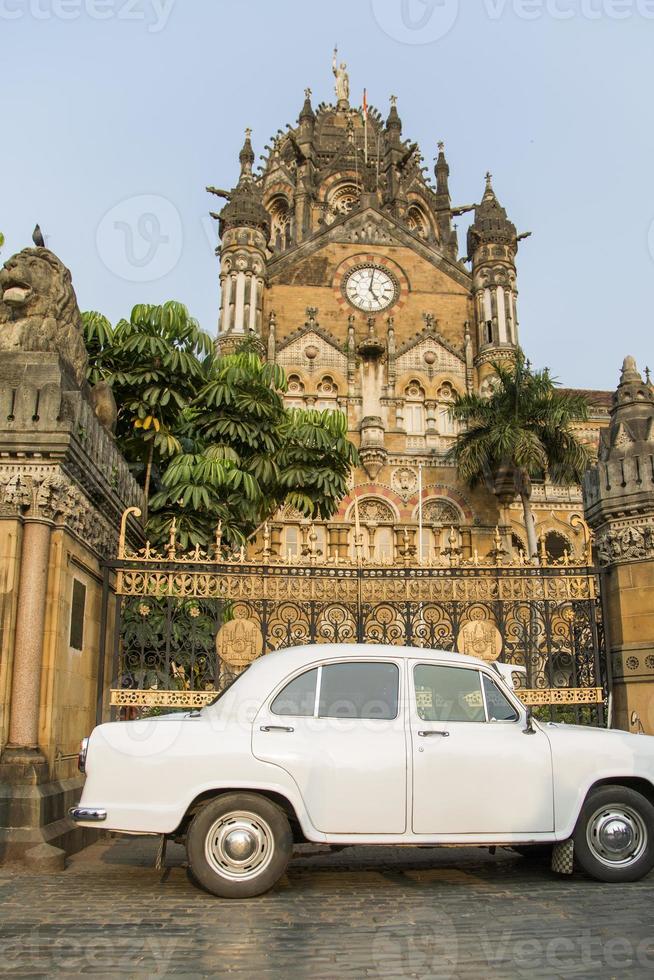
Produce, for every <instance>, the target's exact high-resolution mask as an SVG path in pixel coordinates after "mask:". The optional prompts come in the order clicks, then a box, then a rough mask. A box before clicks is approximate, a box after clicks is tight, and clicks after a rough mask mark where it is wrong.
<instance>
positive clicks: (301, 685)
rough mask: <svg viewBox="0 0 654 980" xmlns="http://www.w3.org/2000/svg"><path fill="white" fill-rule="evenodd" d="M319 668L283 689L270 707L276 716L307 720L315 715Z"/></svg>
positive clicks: (295, 679) (299, 677)
mask: <svg viewBox="0 0 654 980" xmlns="http://www.w3.org/2000/svg"><path fill="white" fill-rule="evenodd" d="M317 681H318V668H317V667H314V668H313V670H306V671H305V672H304V673H303V674H300V675H299V676H298V677H294V678H293V680H292V681H289V683H288V684H287V685H286V687H284V688H282V690H281V691H280V692H279V694H278V695H277V697H276V698H275V700H274V701H273V703H272V704H271V706H270V710H271V711H272V713H273V714H274V715H295V716H296V718H307V717H310V716H311V715H313V712H314V708H315V705H316V683H317Z"/></svg>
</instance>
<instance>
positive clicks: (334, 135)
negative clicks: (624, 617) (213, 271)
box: [209, 57, 579, 563]
mask: <svg viewBox="0 0 654 980" xmlns="http://www.w3.org/2000/svg"><path fill="white" fill-rule="evenodd" d="M333 69H334V74H335V76H336V93H335V94H336V98H335V100H334V101H333V102H329V103H327V102H321V103H320V104H319V105H317V106H316V107H315V108H314V106H313V104H312V99H311V91H310V90H309V89H307V90H306V92H305V99H304V103H303V104H302V106H301V109H300V113H299V117H298V120H297V123H296V124H295V125H288V126H287V127H286V128H285V129H284V130H278V132H277V135H276V136H274V137H273V138H272V139H271V140H270V143H269V145H268V146H266V148H265V149H266V155H265V157H264V158H263V164H262V166H261V167H260V168H259V170H258V172H254V171H253V167H252V164H253V160H254V151H253V149H252V144H251V141H250V137H249V133H248V136H247V138H246V142H245V145H244V147H243V149H242V151H241V156H240V165H241V175H240V178H239V181H238V184H237V186H236V187H235V188H234V190H232V191H231V192H229V193H227V192H225V191H220V190H217V189H215V188H209V190H210V191H212V192H213V193H215V194H218V195H220V196H222V197H225V198H227V203H226V204H225V205H224V206H223V207H222V210H221V211H220V212H219V213H218V214H216V215H214V216H215V217H217V218H218V220H219V222H220V233H221V245H220V246H219V248H218V250H217V254H218V256H219V258H220V263H221V266H220V276H221V287H222V288H221V312H220V321H219V327H218V336H217V341H216V343H217V346H218V349H219V350H221V351H225V352H226V351H230V350H233V349H235V347H237V346H238V344H239V343H240V342H242V341H243V339H244V338H245V337H250V338H251V340H253V341H255V343H257V344H258V345H259V347H260V349H261V351H262V352H265V356H267V357H268V358H269V359H270V360H273V361H275V362H277V363H278V364H280V365H281V366H283V368H284V369H285V371H286V374H287V377H288V392H287V401H288V404H289V405H291V406H298V407H302V406H304V407H313V408H317V409H320V410H328V411H329V410H331V411H342V412H344V413H345V414H346V415H347V419H348V425H349V430H350V436H351V438H352V440H353V441H354V442H355V443H356V444H357V445H358V446H359V450H360V456H361V462H362V466H361V468H360V469H359V470H358V471H357V472H356V473H355V474H354V475H353V480H352V487H351V490H350V493H349V495H348V496H347V497H346V498H345V499H344V500H343V501H342V504H341V507H340V510H339V512H338V514H337V515H336V516H335V517H334V518H333V519H332V520H331V521H329V522H327V523H326V524H325V525H324V526H322V527H318V528H317V529H316V532H317V533H318V536H319V540H318V542H317V548H318V551H320V552H321V553H322V554H323V555H324V556H325V558H336V557H345V556H346V555H348V554H349V555H353V554H354V533H353V527H354V523H355V516H357V515H358V519H359V521H360V524H361V529H362V535H363V538H364V556H365V557H366V558H368V557H369V558H372V559H374V560H375V561H378V562H384V561H388V562H393V563H396V562H398V561H400V562H401V561H404V560H409V559H414V558H416V557H422V559H423V560H425V561H432V560H433V561H440V560H442V559H443V556H448V555H449V556H450V557H451V558H452V560H456V556H460V557H463V558H466V557H467V558H470V557H473V556H474V553H475V552H477V553H478V554H479V555H480V556H483V555H486V554H487V553H489V552H490V551H491V550H492V549H493V548H495V549H497V543H498V539H499V537H501V540H502V547H503V548H505V549H509V550H510V549H511V548H519V547H524V542H525V535H524V528H523V527H522V516H521V511H520V508H519V507H515V508H513V509H511V508H510V507H507V506H505V505H506V501H504V505H502V503H501V502H500V501H499V500H498V497H497V496H496V494H495V492H494V491H495V488H494V487H492V486H482V487H479V488H477V489H476V490H475V491H474V492H472V491H470V489H469V488H467V487H465V486H463V485H461V484H460V483H459V482H458V480H457V474H456V470H455V468H454V467H453V466H452V464H451V463H450V461H449V458H448V452H449V450H450V448H451V447H452V445H453V442H454V439H455V437H456V428H455V423H454V422H453V421H452V419H451V417H450V412H449V409H450V406H451V403H452V400H453V398H454V397H455V395H456V394H457V393H461V394H463V393H465V392H472V391H481V392H482V393H483V391H485V390H490V386H491V385H492V382H493V369H492V364H493V362H494V361H495V360H497V358H498V357H507V356H512V353H513V352H514V351H515V350H516V345H517V343H518V322H517V304H516V296H517V288H516V268H515V258H516V253H517V249H518V240H519V236H518V235H517V234H516V229H515V227H514V225H513V224H512V223H511V222H510V221H509V219H508V218H507V215H506V211H505V210H504V208H502V207H501V205H500V204H499V202H498V200H497V198H496V196H495V192H494V190H493V188H492V185H491V182H490V178H489V179H488V180H487V186H486V190H485V193H484V195H483V198H482V200H481V201H480V203H479V204H477V205H463V206H454V205H453V204H452V201H451V197H450V170H449V166H448V163H447V159H446V156H445V148H444V146H443V144H442V143H440V144H438V149H437V155H436V160H435V167H434V170H433V177H432V176H430V175H429V173H428V172H427V168H426V167H425V166H423V164H424V160H423V157H422V156H421V153H420V150H419V148H418V146H417V144H416V143H414V142H411V140H409V139H406V138H405V137H404V136H403V132H402V120H401V119H400V116H399V112H398V107H397V100H396V99H395V98H394V97H391V100H390V107H389V110H388V113H387V116H386V118H385V119H384V117H383V116H382V114H381V113H380V112H379V111H377V110H376V109H374V108H372V107H369V106H367V104H366V100H365V98H364V105H363V107H361V108H355V107H353V106H352V105H351V104H350V100H349V92H350V87H349V78H348V76H347V70H346V69H347V66H346V65H344V64H340V65H338V64H337V61H336V57H335V58H334V65H333ZM473 209H474V211H475V214H474V220H473V223H472V225H471V227H470V231H469V234H468V249H467V251H468V255H467V257H466V256H462V255H460V254H459V246H458V240H457V234H456V228H455V226H454V223H453V222H454V219H455V218H456V217H457V216H458V215H461V214H463V213H464V212H467V211H472V210H473ZM355 501H356V503H355ZM561 503H562V499H561V498H559V499H558V500H557V502H556V504H554V506H555V507H557V506H559V505H560V504H561ZM563 503H564V504H566V503H567V504H570V505H571V507H570V506H568V508H567V509H568V510H570V509H571V508H572V510H574V509H578V506H579V505H578V503H577V499H576V497H574V499H573V496H571V497H570V500H569V501H568V500H567V499H566V500H564V501H563ZM552 506H553V505H552V504H551V503H550V502H549V501H547V500H546V501H544V511H543V518H542V521H541V525H540V529H541V530H542V531H543V532H545V530H546V524H547V522H549V526H551V525H552V517H551V514H552V512H553V511H552ZM559 509H560V510H561V524H562V526H564V525H565V520H566V518H565V514H564V513H563V508H561V507H559ZM498 528H499V531H498ZM308 533H309V531H308V527H307V525H306V524H305V523H304V522H303V521H302V519H301V518H300V516H299V515H298V514H296V513H293V512H292V511H288V510H286V511H284V512H283V513H280V514H279V515H278V520H277V521H276V522H275V523H274V524H273V527H272V545H273V547H274V548H275V549H277V551H278V552H279V553H282V554H284V555H287V554H291V555H293V554H297V553H299V552H301V551H302V550H303V549H305V550H306V548H307V536H308ZM314 546H315V541H314ZM569 547H570V549H571V550H573V549H574V543H573V542H572V541H571V542H570V545H569Z"/></svg>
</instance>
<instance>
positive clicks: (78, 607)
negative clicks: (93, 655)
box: [68, 578, 86, 650]
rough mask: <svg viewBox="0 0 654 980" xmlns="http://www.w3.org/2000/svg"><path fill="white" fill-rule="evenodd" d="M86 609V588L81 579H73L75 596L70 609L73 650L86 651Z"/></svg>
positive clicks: (70, 636)
mask: <svg viewBox="0 0 654 980" xmlns="http://www.w3.org/2000/svg"><path fill="white" fill-rule="evenodd" d="M85 608H86V586H85V585H84V583H83V582H80V580H79V579H77V578H74V579H73V596H72V601H71V609H70V634H69V640H68V643H69V646H71V647H72V648H73V650H83V649H84V611H85Z"/></svg>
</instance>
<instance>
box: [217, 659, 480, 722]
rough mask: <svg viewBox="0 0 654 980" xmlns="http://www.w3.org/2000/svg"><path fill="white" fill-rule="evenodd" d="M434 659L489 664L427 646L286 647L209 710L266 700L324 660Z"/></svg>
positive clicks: (254, 665)
mask: <svg viewBox="0 0 654 980" xmlns="http://www.w3.org/2000/svg"><path fill="white" fill-rule="evenodd" d="M407 658H411V659H416V660H423V661H424V660H433V661H434V662H435V663H444V664H452V665H455V664H456V665H457V666H462V667H484V666H485V667H488V666H489V664H487V663H485V661H483V660H478V659H477V657H469V656H468V655H467V654H463V653H452V652H450V651H448V650H432V649H429V648H426V647H401V646H395V645H393V644H377V643H307V644H304V645H303V646H296V647H286V648H284V649H282V650H273V651H272V652H271V653H267V654H266V655H265V656H261V657H258V658H257V659H256V660H254V661H253V662H252V663H251V664H250V665H249V667H248V669H247V672H245V673H244V676H243V677H242V679H241V680H239V682H238V684H235V685H234V686H233V687H231V688H230V689H229V690H228V691H227V692H226V693H225V695H224V696H223V697H222V698H220V699H219V700H218V701H216V703H215V708H214V706H209V707H208V709H206V710H209V711H212V710H216V711H219V712H220V713H221V714H223V713H224V714H229V713H231V712H232V711H236V710H237V707H238V703H239V702H241V701H243V700H244V699H248V698H255V699H257V700H260V699H261V697H262V696H264V697H268V695H269V694H270V692H271V691H272V690H273V689H274V688H276V686H277V685H278V684H279V683H281V682H282V681H284V680H285V679H286V678H287V677H289V676H290V675H291V674H294V673H295V672H296V671H297V670H301V669H302V668H303V667H308V668H311V667H314V666H318V665H319V664H320V663H324V662H325V661H327V660H329V661H338V660H342V661H348V660H368V661H370V660H372V661H375V660H379V661H383V660H386V661H388V660H396V661H397V660H405V659H407Z"/></svg>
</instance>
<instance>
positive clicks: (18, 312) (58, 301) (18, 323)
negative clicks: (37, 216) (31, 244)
mask: <svg viewBox="0 0 654 980" xmlns="http://www.w3.org/2000/svg"><path fill="white" fill-rule="evenodd" d="M0 291H1V293H2V298H1V300H0V350H9V351H21V350H22V351H48V352H55V353H57V354H59V355H60V356H61V358H62V359H63V360H64V361H65V362H66V363H67V364H68V365H69V366H70V368H71V369H72V372H73V376H74V378H75V381H76V382H77V384H78V385H79V387H80V388H81V387H82V386H83V385H84V384H85V381H86V368H87V353H86V347H85V345H84V334H83V330H82V320H81V316H80V312H79V307H78V305H77V297H76V296H75V290H74V289H73V284H72V280H71V275H70V272H69V270H68V269H67V268H66V266H65V265H64V264H63V263H62V262H61V261H60V260H59V259H58V258H57V256H56V255H55V254H54V253H53V252H51V251H49V249H47V248H26V249H23V251H22V252H18V253H17V254H16V255H14V256H12V258H10V259H9V260H8V261H7V262H6V263H5V265H4V267H3V269H2V271H0Z"/></svg>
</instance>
